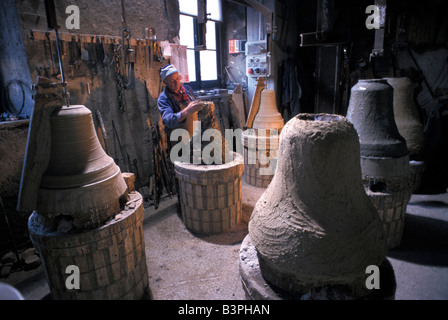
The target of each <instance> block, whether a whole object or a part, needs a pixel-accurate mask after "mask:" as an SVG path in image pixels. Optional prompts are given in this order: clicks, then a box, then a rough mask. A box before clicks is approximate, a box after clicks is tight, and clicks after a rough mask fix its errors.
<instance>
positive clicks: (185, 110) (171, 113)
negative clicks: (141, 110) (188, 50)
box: [157, 64, 203, 140]
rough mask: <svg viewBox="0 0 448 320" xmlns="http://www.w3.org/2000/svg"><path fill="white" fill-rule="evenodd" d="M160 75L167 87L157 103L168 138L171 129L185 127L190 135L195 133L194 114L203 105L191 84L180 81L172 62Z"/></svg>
mask: <svg viewBox="0 0 448 320" xmlns="http://www.w3.org/2000/svg"><path fill="white" fill-rule="evenodd" d="M160 77H161V78H162V80H163V82H164V83H165V85H166V87H165V89H164V90H163V92H162V93H161V94H160V96H159V99H158V101H157V105H158V108H159V111H160V114H161V115H162V120H163V123H164V124H165V129H166V132H167V137H168V140H169V138H170V133H171V130H173V129H176V128H183V129H186V130H188V132H189V134H190V137H191V136H192V134H193V120H194V119H193V114H194V113H195V112H196V111H198V110H200V109H201V108H202V107H203V105H202V104H201V103H199V102H198V101H197V100H196V98H195V96H194V93H193V89H191V87H190V86H187V85H182V84H181V83H180V79H181V78H180V75H179V72H178V70H177V69H176V67H175V66H174V65H172V64H168V65H166V66H164V67H163V68H162V69H161V71H160Z"/></svg>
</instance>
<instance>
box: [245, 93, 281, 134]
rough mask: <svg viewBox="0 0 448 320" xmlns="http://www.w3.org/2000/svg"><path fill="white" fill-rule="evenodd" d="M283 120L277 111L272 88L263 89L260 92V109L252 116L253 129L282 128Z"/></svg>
mask: <svg viewBox="0 0 448 320" xmlns="http://www.w3.org/2000/svg"><path fill="white" fill-rule="evenodd" d="M284 124H285V122H284V120H283V117H282V115H281V114H280V112H278V109H277V104H276V103H275V91H274V90H272V89H264V90H263V91H262V92H261V98H260V109H259V110H258V112H257V115H256V116H255V118H254V123H253V125H252V127H253V128H254V129H265V130H273V129H279V131H280V130H281V129H282V128H283V126H284Z"/></svg>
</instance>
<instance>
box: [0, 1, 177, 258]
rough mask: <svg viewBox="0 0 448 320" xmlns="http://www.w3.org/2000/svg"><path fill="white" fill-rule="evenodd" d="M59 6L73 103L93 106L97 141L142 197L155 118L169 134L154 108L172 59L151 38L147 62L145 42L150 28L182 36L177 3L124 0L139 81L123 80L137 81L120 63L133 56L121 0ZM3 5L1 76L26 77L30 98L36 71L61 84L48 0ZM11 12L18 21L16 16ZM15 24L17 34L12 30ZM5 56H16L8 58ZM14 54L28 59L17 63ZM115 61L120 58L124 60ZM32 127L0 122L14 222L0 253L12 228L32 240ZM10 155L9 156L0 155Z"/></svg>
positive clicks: (7, 204)
mask: <svg viewBox="0 0 448 320" xmlns="http://www.w3.org/2000/svg"><path fill="white" fill-rule="evenodd" d="M69 5H76V6H78V8H79V17H80V24H79V29H67V27H66V20H67V18H68V17H69V16H70V13H71V12H69V13H66V12H65V10H66V8H67V6H69ZM55 7H56V8H55V9H56V16H57V22H58V25H59V28H58V32H59V39H60V44H61V45H60V48H61V53H62V61H63V68H64V76H65V81H66V82H67V83H68V86H67V88H68V92H69V93H70V104H71V105H77V104H82V105H84V106H86V107H87V108H88V109H90V110H91V111H92V117H93V122H94V125H95V128H96V129H98V130H97V132H98V136H99V138H100V142H102V144H103V147H104V148H105V149H106V152H107V153H108V154H109V155H110V156H111V157H112V158H113V159H114V160H115V161H116V163H117V164H118V165H119V166H120V168H121V171H122V172H133V173H134V174H135V175H136V181H135V184H136V188H138V189H139V191H140V192H141V193H142V195H143V196H145V195H147V192H148V188H147V186H148V183H149V176H150V174H151V173H152V171H153V168H152V164H151V161H152V148H153V145H152V141H150V140H151V139H150V135H149V130H150V128H149V125H148V121H150V120H151V118H152V120H153V121H155V122H157V123H158V124H159V127H160V131H161V133H162V135H163V136H162V138H163V139H166V137H165V136H164V132H163V123H162V121H161V118H160V114H159V112H158V109H157V98H158V96H159V92H160V91H161V89H162V83H161V81H160V76H159V70H160V68H161V67H162V66H163V65H164V64H165V63H168V60H166V59H163V57H161V54H160V51H157V50H158V48H159V47H157V43H156V42H153V43H152V44H153V47H152V48H153V49H156V50H155V52H153V53H154V55H152V54H151V59H150V53H149V47H148V44H150V42H149V41H148V43H146V42H144V41H141V40H142V39H144V37H145V28H153V29H154V30H155V32H156V37H157V40H159V41H163V40H168V41H169V42H173V41H172V39H173V38H174V37H176V36H177V35H178V30H179V19H178V11H179V9H178V1H177V0H154V1H126V2H125V18H126V22H127V27H128V29H129V34H130V43H129V46H128V48H129V49H133V50H134V52H135V63H134V66H133V69H134V70H133V71H134V77H133V79H134V82H133V85H132V82H131V85H129V86H126V84H127V82H128V78H132V77H131V76H129V72H130V71H129V70H130V69H129V65H130V64H128V65H127V66H126V68H125V67H124V63H123V62H124V61H125V59H131V57H130V56H127V57H125V56H124V54H123V53H126V51H121V50H118V49H119V43H120V42H121V41H122V35H123V34H122V27H123V24H122V17H123V16H122V7H121V1H119V0H116V1H109V0H102V1H55ZM2 9H5V10H2V15H5V16H7V17H11V18H9V19H8V20H7V19H2V23H3V24H4V23H8V25H9V27H8V28H2V30H4V32H2V39H1V41H0V43H1V46H2V48H8V49H10V51H11V50H13V51H14V53H11V52H9V53H8V52H6V51H5V50H2V53H1V55H2V57H1V61H2V62H3V61H9V65H8V66H7V67H8V69H7V70H6V69H4V70H2V72H1V74H3V75H8V76H9V77H11V76H13V77H14V76H15V77H17V78H18V79H22V76H26V77H28V81H27V86H26V89H27V90H29V91H27V92H26V94H27V97H29V98H31V84H35V83H36V79H37V77H38V76H42V77H47V78H50V79H52V80H53V81H55V82H60V81H61V75H60V72H59V64H58V56H57V50H56V42H55V32H54V30H48V28H47V18H46V13H45V6H44V2H43V1H27V0H16V1H15V2H14V0H8V1H5V2H3V1H2ZM14 16H15V17H16V19H17V21H16V22H14V21H12V20H11V19H12V17H14ZM14 28H15V29H14ZM12 29H14V31H16V33H15V34H14V33H13V32H12V31H11V30H12ZM17 34H18V35H17ZM20 37H21V38H22V39H20ZM72 40H73V41H72ZM5 55H9V56H11V57H15V59H14V60H11V59H9V60H6V59H5ZM17 57H23V58H24V59H22V60H23V61H20V59H18V58H17ZM150 60H152V61H150ZM117 61H120V64H119V65H118V64H117V63H116V62H117ZM128 61H131V60H128ZM24 62H25V63H24ZM20 68H22V69H20ZM118 71H120V72H118ZM120 75H121V76H122V77H121V78H120V77H119V76H120ZM8 80H9V78H8ZM119 81H121V82H122V83H123V86H122V87H120V86H119V85H118V83H119ZM4 83H6V80H5V81H2V87H3V85H4ZM30 100H31V99H30ZM32 108H33V102H32V100H31V101H27V103H26V106H25V108H24V110H26V111H27V112H24V113H25V115H27V116H28V117H29V116H30V115H31V112H32ZM26 113H27V114H26ZM98 115H101V117H102V119H103V121H104V125H105V129H106V130H105V134H103V132H101V131H100V130H99V125H98V123H99V118H98ZM19 124H20V125H19ZM28 126H29V120H23V121H22V122H20V123H19V122H18V123H16V124H15V125H11V124H8V125H7V126H5V125H4V124H3V123H2V124H1V128H0V142H1V144H0V146H1V148H2V152H1V157H2V159H1V160H2V174H1V175H0V186H1V187H2V188H1V189H0V197H1V199H2V208H0V210H3V212H5V213H6V217H7V219H8V220H9V225H10V228H8V227H7V224H6V222H4V220H5V218H4V215H3V214H2V216H1V223H0V225H1V231H2V232H1V238H0V253H4V252H5V250H7V249H11V248H12V245H11V239H10V237H9V230H8V229H12V230H13V233H14V237H15V242H16V244H17V245H18V246H26V245H27V244H29V238H28V234H27V217H28V214H29V213H23V214H18V213H17V212H16V211H15V208H16V204H17V198H18V192H19V186H20V178H21V173H22V172H21V170H22V164H23V159H24V154H25V149H26V139H27V134H28ZM4 149H5V150H4ZM3 151H5V152H3ZM5 157H7V159H3V158H5Z"/></svg>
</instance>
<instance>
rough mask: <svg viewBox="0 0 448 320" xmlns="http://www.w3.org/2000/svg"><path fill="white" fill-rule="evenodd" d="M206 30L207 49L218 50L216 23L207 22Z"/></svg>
mask: <svg viewBox="0 0 448 320" xmlns="http://www.w3.org/2000/svg"><path fill="white" fill-rule="evenodd" d="M206 29H207V34H206V35H205V41H206V44H207V49H210V50H216V22H213V21H207V24H206Z"/></svg>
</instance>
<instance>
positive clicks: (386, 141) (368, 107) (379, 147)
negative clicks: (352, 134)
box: [347, 79, 408, 158]
mask: <svg viewBox="0 0 448 320" xmlns="http://www.w3.org/2000/svg"><path fill="white" fill-rule="evenodd" d="M393 110H394V109H393V88H392V87H391V86H390V85H389V84H387V82H386V80H384V79H363V80H359V81H358V83H357V84H355V85H354V86H353V87H352V89H351V96H350V102H349V106H348V109H347V119H348V120H349V121H350V122H351V123H353V125H354V127H355V129H356V131H357V132H358V135H359V143H360V147H361V149H360V153H361V156H362V157H363V156H366V157H392V158H398V157H402V156H405V155H407V154H408V149H407V146H406V141H405V139H404V138H403V137H402V136H401V135H400V133H399V131H398V128H397V125H396V123H395V118H394V111H393Z"/></svg>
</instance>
